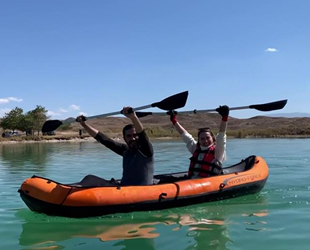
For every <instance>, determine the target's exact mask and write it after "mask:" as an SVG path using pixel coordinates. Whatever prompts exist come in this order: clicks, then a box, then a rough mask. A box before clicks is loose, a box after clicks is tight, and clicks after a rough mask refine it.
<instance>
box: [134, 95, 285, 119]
mask: <svg viewBox="0 0 310 250" xmlns="http://www.w3.org/2000/svg"><path fill="white" fill-rule="evenodd" d="M286 103H287V99H286V100H281V101H276V102H269V103H264V104H254V105H249V106H240V107H231V108H229V110H240V109H256V110H259V111H264V112H266V111H273V110H278V109H282V108H284V106H285V105H286ZM211 112H216V109H203V110H197V109H194V110H191V111H175V113H176V114H197V113H211ZM136 114H137V116H138V117H144V116H147V115H156V114H158V115H161V114H167V112H166V113H163V112H157V113H156V112H136Z"/></svg>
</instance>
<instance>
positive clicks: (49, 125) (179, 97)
mask: <svg viewBox="0 0 310 250" xmlns="http://www.w3.org/2000/svg"><path fill="white" fill-rule="evenodd" d="M187 97H188V91H184V92H181V93H178V94H175V95H173V96H169V97H167V98H165V99H164V100H162V101H159V102H154V103H152V104H149V105H144V106H140V107H137V108H133V109H132V110H133V111H135V110H142V109H148V108H152V107H157V108H159V109H162V110H174V109H178V108H182V107H184V106H185V104H186V101H187ZM121 113H122V111H116V112H110V113H106V114H100V115H94V116H89V117H85V120H89V119H94V118H100V117H106V116H112V115H119V114H121ZM75 121H76V120H75V118H68V119H66V120H64V121H59V120H49V121H46V122H45V123H44V124H43V126H42V132H43V133H44V132H49V131H54V130H55V129H57V128H58V127H59V126H61V125H65V124H70V123H72V122H75Z"/></svg>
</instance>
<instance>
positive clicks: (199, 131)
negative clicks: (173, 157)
mask: <svg viewBox="0 0 310 250" xmlns="http://www.w3.org/2000/svg"><path fill="white" fill-rule="evenodd" d="M202 132H209V133H210V135H211V136H212V139H213V143H214V144H215V143H216V139H215V136H214V134H213V132H212V131H211V129H210V128H209V127H205V128H199V129H198V142H199V135H200V134H201V133H202Z"/></svg>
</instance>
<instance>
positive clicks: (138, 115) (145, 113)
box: [136, 111, 153, 118]
mask: <svg viewBox="0 0 310 250" xmlns="http://www.w3.org/2000/svg"><path fill="white" fill-rule="evenodd" d="M152 114H153V113H152V112H139V111H138V112H136V116H137V117H139V118H141V117H145V116H148V115H152Z"/></svg>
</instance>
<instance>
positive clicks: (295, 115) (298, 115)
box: [268, 112, 310, 118]
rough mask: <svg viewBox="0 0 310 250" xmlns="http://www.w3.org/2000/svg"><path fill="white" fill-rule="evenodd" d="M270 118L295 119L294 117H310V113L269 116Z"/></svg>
mask: <svg viewBox="0 0 310 250" xmlns="http://www.w3.org/2000/svg"><path fill="white" fill-rule="evenodd" d="M268 116H270V117H286V118H294V117H310V113H301V112H293V113H278V114H272V115H268Z"/></svg>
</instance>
